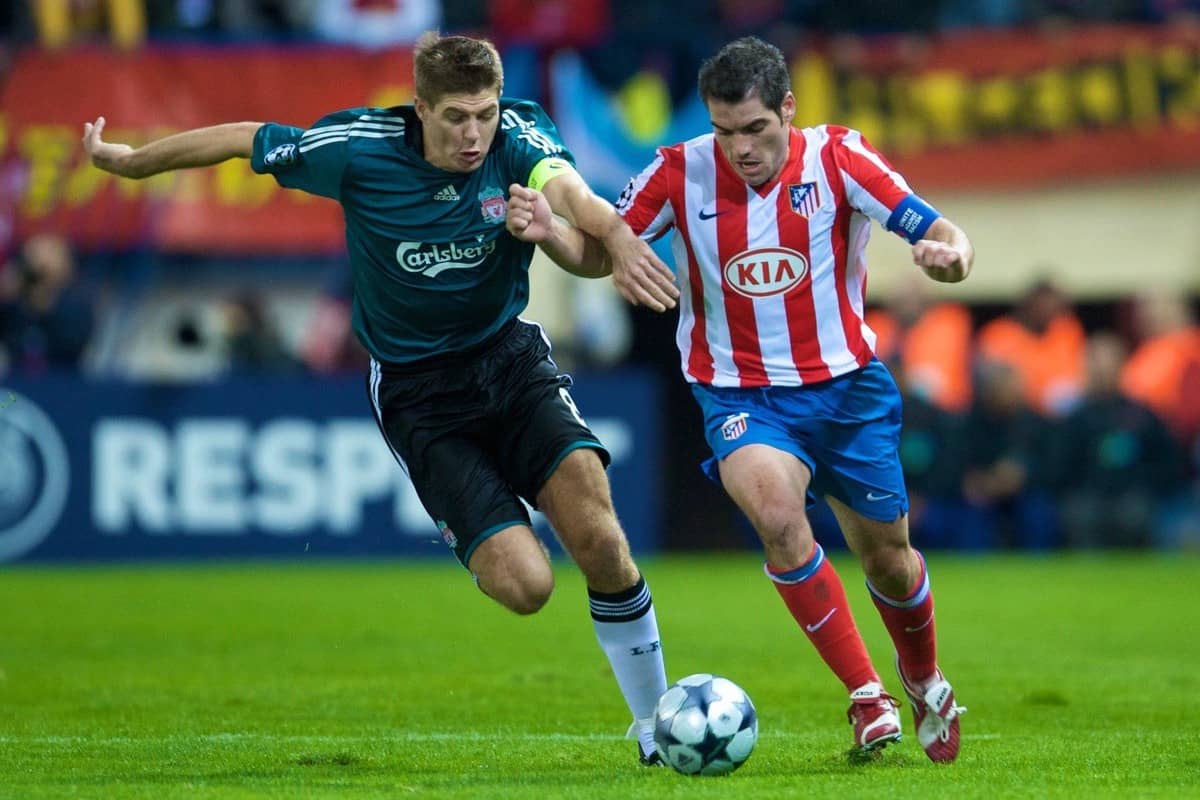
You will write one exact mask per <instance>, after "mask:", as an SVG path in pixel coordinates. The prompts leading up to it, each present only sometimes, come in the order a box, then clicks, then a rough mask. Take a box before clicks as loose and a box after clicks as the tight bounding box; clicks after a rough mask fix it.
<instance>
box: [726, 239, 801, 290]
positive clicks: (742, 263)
mask: <svg viewBox="0 0 1200 800" xmlns="http://www.w3.org/2000/svg"><path fill="white" fill-rule="evenodd" d="M807 273H808V259H806V258H805V257H804V256H803V255H802V254H801V253H798V252H796V251H795V250H792V249H791V248H788V247H760V248H757V249H755V250H743V251H742V252H740V253H738V254H737V255H736V256H734V257H733V258H731V259H729V260H728V261H726V262H725V282H726V283H728V284H729V285H730V286H731V287H732V288H733V290H734V291H735V292H737V293H738V294H742V295H745V296H746V297H769V296H771V295H774V294H783V293H784V292H786V291H788V290H789V289H791V288H792V287H793V286H795V285H796V284H798V283H800V281H802V280H804V276H805V275H806V274H807Z"/></svg>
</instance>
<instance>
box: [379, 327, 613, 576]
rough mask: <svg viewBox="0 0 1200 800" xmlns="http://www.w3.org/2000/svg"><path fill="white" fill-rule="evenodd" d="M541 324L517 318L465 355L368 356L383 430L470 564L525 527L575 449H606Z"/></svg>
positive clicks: (445, 534) (604, 456)
mask: <svg viewBox="0 0 1200 800" xmlns="http://www.w3.org/2000/svg"><path fill="white" fill-rule="evenodd" d="M570 385H571V378H570V376H569V375H564V374H561V373H560V372H559V371H558V367H557V366H556V365H555V363H554V361H553V360H552V359H551V358H550V342H549V341H548V340H547V339H546V337H545V335H544V334H543V332H542V329H541V327H540V326H538V325H535V324H531V323H528V322H525V321H523V320H514V321H513V322H512V323H510V324H508V325H507V326H505V327H504V328H503V329H502V330H500V331H499V332H498V333H497V334H496V335H494V336H492V337H491V338H489V339H487V340H485V341H484V342H483V343H481V344H480V345H478V346H477V347H475V348H473V349H472V350H470V351H468V352H465V353H455V354H453V355H447V356H440V357H435V358H431V359H425V360H423V361H421V362H419V363H417V364H415V365H407V364H401V365H389V364H381V363H380V362H379V361H376V360H375V359H372V360H371V371H370V373H369V374H368V376H367V394H368V395H369V397H370V399H371V404H372V406H373V408H374V410H375V417H376V420H377V421H378V422H379V427H380V430H382V432H383V435H384V438H386V439H387V442H388V444H389V445H390V446H391V448H392V453H393V454H394V455H395V456H396V459H397V460H398V461H399V462H400V466H402V467H403V468H404V470H405V472H407V473H408V476H409V478H411V479H412V482H413V486H414V487H416V490H417V495H418V496H419V497H420V498H421V504H422V505H424V506H425V511H426V512H428V513H429V516H430V517H432V518H433V521H434V523H435V524H436V525H437V527H438V530H440V531H441V534H442V539H443V541H445V542H446V544H447V545H448V546H449V547H450V548H451V549H452V550H453V551H454V554H455V556H457V557H458V560H459V561H460V562H462V564H463V565H464V566H466V565H467V563H468V561H469V560H470V557H471V553H472V552H473V551H474V550H475V548H476V547H477V546H478V545H479V543H480V542H482V541H483V540H484V539H486V538H488V537H489V536H491V535H492V534H494V533H498V532H499V531H501V530H504V529H505V528H508V527H510V526H512V525H528V524H529V522H530V520H529V513H528V511H526V509H525V506H524V505H522V504H521V500H520V498H524V499H525V501H526V502H528V503H529V504H530V505H531V506H534V507H536V504H537V494H538V492H539V491H540V490H541V488H542V486H543V485H545V483H546V480H547V478H549V477H550V474H551V473H552V472H554V470H555V468H556V467H557V466H558V464H559V462H561V461H562V460H563V458H565V457H566V455H567V454H568V453H570V452H571V451H572V450H576V449H579V448H581V447H586V448H591V449H594V450H595V451H596V452H597V454H598V455H599V456H600V460H601V461H602V462H603V463H604V465H605V466H606V467H607V466H608V464H609V461H610V457H609V454H608V451H607V450H605V449H604V446H603V445H602V444H600V441H599V440H598V439H597V438H596V435H595V434H593V433H592V431H591V430H590V429H589V428H588V426H587V424H586V423H585V422H584V421H583V417H582V416H580V414H579V410H578V409H577V408H576V407H575V402H574V401H573V400H572V399H571V395H570V394H569V393H568V392H567V389H568V387H570Z"/></svg>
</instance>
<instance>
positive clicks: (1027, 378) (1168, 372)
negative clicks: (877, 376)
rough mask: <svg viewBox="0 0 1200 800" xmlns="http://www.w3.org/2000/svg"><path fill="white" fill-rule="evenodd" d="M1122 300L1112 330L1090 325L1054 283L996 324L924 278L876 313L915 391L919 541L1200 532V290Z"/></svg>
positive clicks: (896, 364)
mask: <svg viewBox="0 0 1200 800" xmlns="http://www.w3.org/2000/svg"><path fill="white" fill-rule="evenodd" d="M1113 311H1114V313H1113V317H1114V319H1112V320H1110V324H1111V325H1112V327H1107V328H1104V327H1102V328H1097V329H1094V330H1092V331H1090V332H1089V331H1087V330H1085V327H1084V325H1083V322H1082V321H1081V320H1080V318H1079V316H1078V314H1077V313H1076V311H1075V309H1073V308H1072V305H1071V303H1070V301H1069V299H1068V298H1067V297H1066V296H1065V295H1064V294H1063V292H1061V291H1060V290H1059V289H1058V288H1057V287H1056V286H1055V285H1054V284H1053V283H1052V282H1051V281H1049V280H1043V281H1040V282H1038V283H1037V284H1035V285H1034V286H1032V287H1030V288H1029V290H1028V292H1027V293H1026V294H1025V296H1024V297H1023V298H1021V300H1020V302H1019V303H1017V304H1016V305H1015V307H1013V308H1012V309H1011V310H1010V311H1009V312H1007V313H1004V314H1001V315H999V316H996V317H994V318H992V319H990V320H988V321H986V322H983V323H982V324H976V322H975V321H974V320H973V318H972V312H971V309H969V308H967V307H966V306H963V305H960V304H958V303H953V302H937V303H933V302H930V301H929V300H928V298H927V297H926V296H925V294H924V289H923V287H922V285H921V284H919V283H913V284H912V285H911V286H906V287H904V288H903V289H902V290H900V291H898V292H897V293H896V299H895V300H894V301H893V302H892V303H890V304H889V305H887V306H886V307H881V308H877V309H874V310H871V311H870V312H868V315H867V320H868V323H869V324H870V325H871V327H872V328H873V329H874V330H875V331H876V333H877V334H878V337H879V338H878V342H877V352H878V354H879V357H880V358H882V359H883V360H884V361H885V362H887V363H888V364H889V366H890V367H891V368H892V371H893V373H894V374H895V375H896V378H897V381H898V383H899V384H900V386H901V389H902V391H903V393H904V395H905V407H904V432H903V434H902V440H901V459H902V461H903V463H904V466H905V472H906V475H907V479H908V484H909V489H910V492H911V494H912V510H911V520H912V527H913V532H914V537H915V538H916V540H917V541H920V542H922V543H924V544H925V545H926V546H946V547H956V548H962V549H970V550H984V549H992V548H997V547H1020V548H1025V549H1035V550H1036V549H1050V548H1056V547H1061V546H1066V547H1072V548H1089V547H1101V546H1118V547H1143V546H1150V545H1160V546H1171V545H1175V544H1181V543H1184V541H1185V540H1190V539H1191V538H1192V537H1194V536H1195V531H1196V528H1197V526H1200V520H1198V519H1197V518H1196V506H1195V494H1194V493H1195V491H1196V481H1197V478H1198V477H1200V403H1198V402H1197V401H1196V397H1197V396H1200V395H1198V394H1197V393H1198V392H1200V324H1197V317H1196V303H1195V301H1194V300H1193V299H1189V298H1187V297H1185V296H1180V295H1173V294H1150V295H1146V296H1143V297H1139V298H1136V299H1135V300H1133V301H1132V302H1129V303H1122V304H1115V305H1114V306H1113ZM1192 543H1193V544H1195V542H1192Z"/></svg>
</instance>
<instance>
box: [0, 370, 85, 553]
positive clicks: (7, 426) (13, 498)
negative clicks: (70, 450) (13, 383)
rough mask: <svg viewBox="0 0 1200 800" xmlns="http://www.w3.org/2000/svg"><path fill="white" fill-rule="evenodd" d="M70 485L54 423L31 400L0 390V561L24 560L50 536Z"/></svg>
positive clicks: (63, 451)
mask: <svg viewBox="0 0 1200 800" xmlns="http://www.w3.org/2000/svg"><path fill="white" fill-rule="evenodd" d="M70 481H71V475H70V462H69V461H68V458H67V448H66V445H65V444H63V439H62V436H61V435H60V434H59V432H58V429H57V428H56V427H55V425H54V422H53V421H52V420H51V419H50V417H48V416H47V415H46V413H45V412H44V411H42V410H41V409H40V408H38V407H37V406H36V405H34V404H33V403H32V402H30V400H29V399H28V398H26V397H24V396H23V395H20V394H17V393H16V392H13V391H9V390H7V389H2V388H0V561H11V560H13V559H16V558H19V557H21V556H22V555H24V554H25V553H28V552H29V551H30V550H32V549H33V548H35V547H37V546H38V545H39V544H40V543H41V542H42V540H44V539H45V538H46V537H47V536H49V535H50V533H51V531H53V530H54V526H55V525H57V524H58V520H59V518H60V517H61V516H62V512H63V507H64V506H65V505H66V502H67V491H68V489H69V488H70Z"/></svg>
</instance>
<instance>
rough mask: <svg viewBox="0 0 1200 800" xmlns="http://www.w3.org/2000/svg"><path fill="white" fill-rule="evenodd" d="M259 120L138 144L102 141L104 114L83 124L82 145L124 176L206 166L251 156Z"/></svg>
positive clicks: (103, 166)
mask: <svg viewBox="0 0 1200 800" xmlns="http://www.w3.org/2000/svg"><path fill="white" fill-rule="evenodd" d="M260 127H262V123H260V122H230V123H226V124H224V125H213V126H211V127H206V128H195V129H193V130H189V131H183V132H182V133H176V134H173V135H171V136H167V137H164V138H162V139H156V140H155V141H153V142H148V143H147V144H144V145H142V146H141V147H136V148H134V147H129V146H128V145H123V144H115V143H110V142H105V141H103V140H102V139H101V138H100V133H101V132H102V131H103V129H104V118H103V117H101V118H100V119H98V120H97V121H96V122H95V123H88V125H86V126H85V127H84V139H83V143H84V148H85V149H86V150H87V152H88V154H89V155H90V156H91V159H92V163H93V164H95V165H96V166H97V167H98V168H100V169H102V170H104V171H105V172H111V173H113V174H114V175H120V176H121V177H123V178H148V177H150V176H151V175H157V174H159V173H161V172H169V171H171V170H176V169H187V168H190V167H208V166H212V165H213V164H219V163H221V162H222V161H228V160H229V159H231V158H250V156H251V154H252V153H253V152H254V134H255V133H256V132H257V131H258V129H259V128H260Z"/></svg>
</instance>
